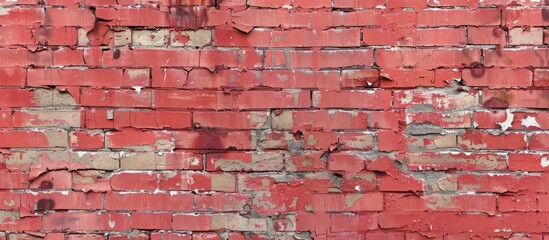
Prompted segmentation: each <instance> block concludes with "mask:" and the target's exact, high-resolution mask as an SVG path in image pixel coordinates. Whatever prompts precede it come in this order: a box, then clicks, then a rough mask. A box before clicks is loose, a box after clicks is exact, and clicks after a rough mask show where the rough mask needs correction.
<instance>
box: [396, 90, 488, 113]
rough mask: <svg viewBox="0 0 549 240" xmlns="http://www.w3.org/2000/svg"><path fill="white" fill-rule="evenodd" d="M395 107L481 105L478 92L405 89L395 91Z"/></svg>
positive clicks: (444, 107)
mask: <svg viewBox="0 0 549 240" xmlns="http://www.w3.org/2000/svg"><path fill="white" fill-rule="evenodd" d="M393 99H394V103H393V104H394V108H409V107H413V106H416V105H428V106H431V107H433V108H434V109H436V110H448V109H453V110H457V109H466V108H469V107H474V106H477V105H479V96H478V93H477V94H475V93H468V92H457V93H444V92H433V91H421V90H404V91H395V92H394V93H393Z"/></svg>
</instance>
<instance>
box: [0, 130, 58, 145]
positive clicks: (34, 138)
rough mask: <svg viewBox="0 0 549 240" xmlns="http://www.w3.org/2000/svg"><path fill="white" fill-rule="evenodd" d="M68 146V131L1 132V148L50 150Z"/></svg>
mask: <svg viewBox="0 0 549 240" xmlns="http://www.w3.org/2000/svg"><path fill="white" fill-rule="evenodd" d="M65 146H67V132H66V131H55V130H48V131H23V130H18V131H10V132H0V148H17V147H19V148H50V147H65Z"/></svg>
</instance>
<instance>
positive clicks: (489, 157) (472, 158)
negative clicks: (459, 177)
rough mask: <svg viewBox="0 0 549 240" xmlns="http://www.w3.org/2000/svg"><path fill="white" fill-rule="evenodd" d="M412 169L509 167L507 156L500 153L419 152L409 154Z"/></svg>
mask: <svg viewBox="0 0 549 240" xmlns="http://www.w3.org/2000/svg"><path fill="white" fill-rule="evenodd" d="M407 163H408V167H409V168H410V170H414V171H418V170H419V171H421V170H427V169H433V170H447V169H457V170H466V171H477V170H478V171H482V170H484V171H490V170H505V169H506V168H507V165H506V159H505V156H502V155H498V154H485V153H483V154H481V153H476V154H469V153H459V152H455V153H452V152H450V153H433V152H426V153H417V154H410V155H409V156H408V161H407Z"/></svg>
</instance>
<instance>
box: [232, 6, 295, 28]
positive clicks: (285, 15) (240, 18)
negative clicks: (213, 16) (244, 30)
mask: <svg viewBox="0 0 549 240" xmlns="http://www.w3.org/2000/svg"><path fill="white" fill-rule="evenodd" d="M232 19H233V23H238V24H244V25H248V26H252V27H278V26H289V25H290V13H289V12H288V11H286V10H285V9H250V8H248V9H246V10H244V11H238V12H232Z"/></svg>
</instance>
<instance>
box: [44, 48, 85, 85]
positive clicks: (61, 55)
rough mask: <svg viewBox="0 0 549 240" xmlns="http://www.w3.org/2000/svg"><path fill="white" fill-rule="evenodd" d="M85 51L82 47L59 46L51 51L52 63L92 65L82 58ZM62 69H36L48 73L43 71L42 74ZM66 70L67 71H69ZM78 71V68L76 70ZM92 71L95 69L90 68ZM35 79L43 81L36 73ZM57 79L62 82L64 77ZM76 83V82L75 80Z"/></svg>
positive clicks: (57, 64)
mask: <svg viewBox="0 0 549 240" xmlns="http://www.w3.org/2000/svg"><path fill="white" fill-rule="evenodd" d="M85 53H86V52H85V51H84V50H83V49H71V48H59V49H57V50H55V51H54V52H53V65H56V66H83V65H92V64H87V63H86V60H85V59H84V58H85V57H84V54H85ZM92 66H93V65H92ZM61 70H62V69H47V70H46V69H37V71H47V72H48V73H44V74H42V75H50V74H51V73H49V72H50V71H51V72H54V71H56V72H59V71H61ZM67 70H69V71H74V69H67ZM69 71H67V72H69ZM76 71H78V70H76ZM92 71H95V70H92ZM65 75H70V74H67V73H65ZM35 77H36V78H37V79H36V81H38V80H41V81H44V79H40V78H38V77H40V74H38V73H37V74H36V76H35ZM42 77H44V76H42ZM54 79H55V78H54ZM47 80H50V79H46V81H47ZM56 80H57V81H61V82H63V80H64V79H56ZM79 80H81V81H86V80H87V79H79ZM77 83H78V82H77Z"/></svg>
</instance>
